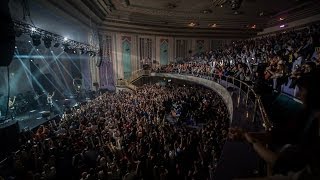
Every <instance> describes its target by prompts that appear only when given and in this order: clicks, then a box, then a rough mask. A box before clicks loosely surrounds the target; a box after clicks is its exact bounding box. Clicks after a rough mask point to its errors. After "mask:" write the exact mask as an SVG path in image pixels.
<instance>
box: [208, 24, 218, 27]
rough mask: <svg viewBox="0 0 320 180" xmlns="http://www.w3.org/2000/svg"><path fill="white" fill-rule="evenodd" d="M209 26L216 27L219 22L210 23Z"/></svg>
mask: <svg viewBox="0 0 320 180" xmlns="http://www.w3.org/2000/svg"><path fill="white" fill-rule="evenodd" d="M209 27H212V28H215V27H217V24H209Z"/></svg>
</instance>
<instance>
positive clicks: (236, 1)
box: [230, 0, 243, 10]
mask: <svg viewBox="0 0 320 180" xmlns="http://www.w3.org/2000/svg"><path fill="white" fill-rule="evenodd" d="M242 1H243V0H230V4H231V9H232V10H238V9H239V8H240V7H241V4H242Z"/></svg>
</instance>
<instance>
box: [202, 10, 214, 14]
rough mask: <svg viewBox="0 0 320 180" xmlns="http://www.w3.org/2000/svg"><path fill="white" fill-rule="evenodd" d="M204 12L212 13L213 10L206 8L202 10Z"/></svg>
mask: <svg viewBox="0 0 320 180" xmlns="http://www.w3.org/2000/svg"><path fill="white" fill-rule="evenodd" d="M202 13H203V14H211V13H212V10H211V9H205V10H203V11H202Z"/></svg>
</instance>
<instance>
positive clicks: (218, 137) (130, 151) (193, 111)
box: [14, 84, 230, 180]
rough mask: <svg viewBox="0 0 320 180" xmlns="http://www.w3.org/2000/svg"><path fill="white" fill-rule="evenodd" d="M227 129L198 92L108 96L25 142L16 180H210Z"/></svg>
mask: <svg viewBox="0 0 320 180" xmlns="http://www.w3.org/2000/svg"><path fill="white" fill-rule="evenodd" d="M169 116H170V117H171V121H168V120H167V118H168V117H169ZM172 119H173V120H172ZM229 122H230V120H229V114H228V112H227V108H226V106H225V104H224V103H223V100H222V99H221V97H220V96H218V95H217V94H215V93H214V92H213V91H212V90H209V89H206V88H204V87H202V86H198V85H184V86H178V85H170V84H169V85H166V86H160V85H144V86H142V87H140V88H139V89H138V90H137V91H136V92H124V91H120V92H118V93H105V94H102V95H101V96H99V97H97V98H96V99H94V100H93V101H92V102H89V103H87V104H85V105H82V106H80V108H78V109H72V110H71V111H69V112H68V113H65V114H64V115H63V118H62V119H61V121H60V122H59V123H55V122H52V123H50V124H48V125H42V126H40V127H39V128H38V129H37V131H36V132H35V134H32V135H31V136H30V137H28V138H27V137H26V140H27V143H26V144H25V145H23V147H22V148H21V150H20V151H19V152H18V153H16V154H15V156H14V158H15V159H14V174H15V179H60V178H61V179H82V180H90V179H92V180H93V179H101V180H104V179H112V180H117V179H159V180H160V179H161V180H162V179H211V178H212V174H213V171H214V169H215V167H216V164H217V162H218V159H219V156H220V154H221V151H222V147H223V145H224V142H225V139H226V137H227V134H228V131H227V129H228V127H229Z"/></svg>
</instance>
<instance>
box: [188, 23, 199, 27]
mask: <svg viewBox="0 0 320 180" xmlns="http://www.w3.org/2000/svg"><path fill="white" fill-rule="evenodd" d="M198 25H199V24H198V23H195V22H191V23H189V24H188V26H189V27H195V26H198Z"/></svg>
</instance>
